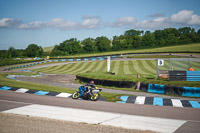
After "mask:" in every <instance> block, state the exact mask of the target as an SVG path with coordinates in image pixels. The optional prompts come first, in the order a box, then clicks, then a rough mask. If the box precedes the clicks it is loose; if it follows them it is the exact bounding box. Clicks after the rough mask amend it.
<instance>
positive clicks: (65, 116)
mask: <svg viewBox="0 0 200 133" xmlns="http://www.w3.org/2000/svg"><path fill="white" fill-rule="evenodd" d="M3 112H4V113H13V114H21V115H29V116H34V117H45V118H51V119H57V120H65V121H74V122H85V123H89V124H102V125H111V126H115V127H122V128H128V129H139V130H152V131H156V132H163V133H165V132H166V133H168V132H174V131H176V130H177V129H178V128H179V127H180V126H181V125H183V124H184V123H185V122H186V121H183V120H173V119H164V118H156V117H144V116H135V115H125V114H118V113H110V112H101V111H92V110H84V109H74V108H64V107H55V106H47V105H37V104H33V105H28V106H23V107H19V108H15V109H10V110H7V111H3Z"/></svg>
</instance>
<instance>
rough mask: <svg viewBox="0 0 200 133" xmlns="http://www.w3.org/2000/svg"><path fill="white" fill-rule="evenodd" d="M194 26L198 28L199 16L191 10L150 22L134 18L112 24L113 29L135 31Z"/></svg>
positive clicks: (126, 18) (124, 18) (199, 25)
mask: <svg viewBox="0 0 200 133" xmlns="http://www.w3.org/2000/svg"><path fill="white" fill-rule="evenodd" d="M177 25H180V26H196V27H200V16H198V15H196V14H194V12H193V11H191V10H182V11H179V12H178V13H176V14H172V15H171V16H169V17H158V18H155V19H150V20H142V21H137V20H136V19H135V18H134V17H123V18H119V19H117V20H116V21H115V22H113V24H112V26H114V27H127V26H128V27H129V26H131V28H137V29H151V30H155V29H162V28H166V27H174V26H177Z"/></svg>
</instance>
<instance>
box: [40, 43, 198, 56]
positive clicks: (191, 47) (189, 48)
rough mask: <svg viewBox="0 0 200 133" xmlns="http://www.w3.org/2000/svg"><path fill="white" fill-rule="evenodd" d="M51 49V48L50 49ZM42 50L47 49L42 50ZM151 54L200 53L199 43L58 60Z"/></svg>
mask: <svg viewBox="0 0 200 133" xmlns="http://www.w3.org/2000/svg"><path fill="white" fill-rule="evenodd" d="M51 48H52V47H51ZM43 49H48V47H47V48H43ZM153 52H161V53H162V52H167V53H171V52H177V53H179V52H181V53H184V52H187V53H193V52H200V43H194V44H185V45H178V46H167V47H161V48H149V49H140V50H124V51H114V52H103V53H93V54H80V55H73V56H59V57H60V58H61V57H62V58H74V57H90V56H104V55H116V54H126V53H153Z"/></svg>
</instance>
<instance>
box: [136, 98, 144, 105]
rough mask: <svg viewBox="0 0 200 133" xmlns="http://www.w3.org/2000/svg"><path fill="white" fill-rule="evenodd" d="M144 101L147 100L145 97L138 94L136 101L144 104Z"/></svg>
mask: <svg viewBox="0 0 200 133" xmlns="http://www.w3.org/2000/svg"><path fill="white" fill-rule="evenodd" d="M144 101H145V97H144V96H138V97H137V98H136V101H135V103H136V104H144Z"/></svg>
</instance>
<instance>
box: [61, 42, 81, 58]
mask: <svg viewBox="0 0 200 133" xmlns="http://www.w3.org/2000/svg"><path fill="white" fill-rule="evenodd" d="M57 49H58V50H60V51H62V52H64V53H68V54H70V55H71V54H77V53H80V52H81V45H80V42H79V41H78V40H77V39H76V38H71V39H69V40H66V41H64V42H62V43H60V46H58V48H57Z"/></svg>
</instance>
